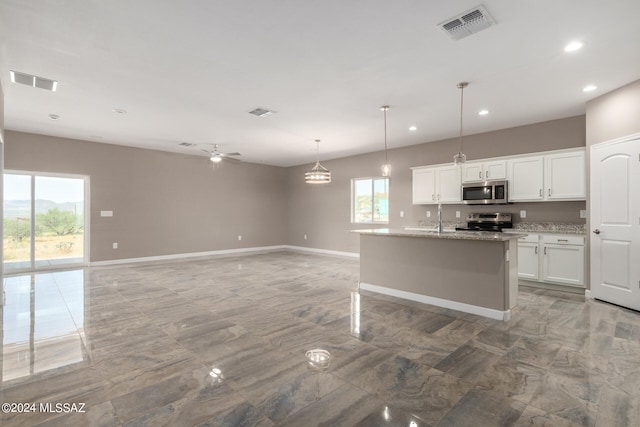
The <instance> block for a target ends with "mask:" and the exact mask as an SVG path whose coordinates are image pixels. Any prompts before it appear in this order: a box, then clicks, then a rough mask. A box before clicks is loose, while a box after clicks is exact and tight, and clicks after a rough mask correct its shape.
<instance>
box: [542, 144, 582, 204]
mask: <svg viewBox="0 0 640 427" xmlns="http://www.w3.org/2000/svg"><path fill="white" fill-rule="evenodd" d="M544 161H545V164H544V182H545V197H546V199H547V200H584V199H585V198H586V197H587V185H586V177H585V156H584V151H583V150H580V151H575V152H567V153H558V154H549V155H546V156H545V159H544Z"/></svg>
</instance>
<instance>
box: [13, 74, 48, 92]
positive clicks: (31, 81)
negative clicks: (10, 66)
mask: <svg viewBox="0 0 640 427" xmlns="http://www.w3.org/2000/svg"><path fill="white" fill-rule="evenodd" d="M9 73H10V74H11V82H12V83H19V84H22V85H27V86H31V87H39V88H40V89H45V90H50V91H51V92H55V91H56V89H57V88H58V82H57V81H56V80H50V79H45V78H44V77H38V76H34V75H31V74H27V73H21V72H19V71H13V70H12V71H9Z"/></svg>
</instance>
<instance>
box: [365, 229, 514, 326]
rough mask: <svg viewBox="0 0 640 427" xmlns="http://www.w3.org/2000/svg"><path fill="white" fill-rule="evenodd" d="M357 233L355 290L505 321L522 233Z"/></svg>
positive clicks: (394, 231)
mask: <svg viewBox="0 0 640 427" xmlns="http://www.w3.org/2000/svg"><path fill="white" fill-rule="evenodd" d="M354 231H355V232H358V233H360V289H362V290H368V291H372V292H377V293H382V294H386V295H391V296H395V297H399V298H404V299H408V300H412V301H418V302H422V303H426V304H431V305H436V306H440V307H445V308H450V309H453V310H458V311H464V312H467V313H473V314H477V315H480V316H485V317H489V318H492V319H498V320H508V319H509V318H510V317H511V309H512V308H513V307H514V306H515V305H516V300H517V297H518V265H517V259H518V253H517V250H518V245H517V239H518V238H519V237H522V236H524V234H508V233H493V232H464V231H455V232H454V231H449V232H447V231H445V232H441V233H438V232H437V231H421V230H393V229H386V228H383V229H371V230H354Z"/></svg>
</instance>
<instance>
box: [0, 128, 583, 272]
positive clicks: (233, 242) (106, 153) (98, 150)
mask: <svg viewBox="0 0 640 427" xmlns="http://www.w3.org/2000/svg"><path fill="white" fill-rule="evenodd" d="M6 140H7V141H6V142H7V143H6V147H5V149H6V168H7V169H14V170H27V171H36V172H52V173H70V174H80V175H89V176H90V180H91V181H90V182H91V218H90V221H91V223H90V233H91V261H94V262H95V261H106V260H113V259H127V258H138V257H147V256H158V255H170V254H180V253H193V252H206V251H213V250H221V249H234V248H244V247H257V246H272V245H281V244H290V245H295V246H304V247H310V248H319V249H327V250H333V251H344V252H358V251H359V240H358V236H357V235H355V234H353V233H350V230H352V229H354V228H367V226H362V225H354V224H351V222H350V198H351V188H350V182H351V179H352V178H355V177H366V176H378V175H379V167H380V164H381V163H382V160H383V158H384V154H383V153H382V152H375V153H369V154H363V155H358V156H352V157H347V158H342V159H335V160H330V161H327V162H323V164H325V165H326V166H327V167H329V169H330V170H331V172H332V183H331V184H329V185H326V186H312V185H308V184H305V183H304V171H305V170H306V169H308V168H309V167H311V165H303V166H297V167H291V168H286V169H285V168H278V167H272V166H264V165H257V164H252V163H244V162H243V163H228V164H227V163H224V162H223V163H222V164H221V165H220V167H219V168H218V169H216V170H215V171H214V170H213V169H212V167H211V164H210V163H209V162H208V161H207V159H206V158H197V159H194V158H192V157H187V156H183V155H180V154H173V153H166V152H161V151H153V150H144V149H138V148H130V147H123V146H117V145H111V144H99V143H93V142H87V141H78V140H72V139H64V138H56V137H51V136H44V135H34V134H28V133H22V132H14V131H7V133H6ZM584 144H585V117H584V116H577V117H571V118H567V119H562V120H554V121H549V122H544V123H538V124H533V125H527V126H520V127H517V128H512V129H504V130H500V131H495V132H489V133H484V134H478V135H470V136H467V137H465V152H466V154H467V156H468V159H469V160H473V159H479V158H486V157H496V156H502V155H511V154H523V153H529V152H536V151H548V150H554V149H562V148H571V147H580V146H584ZM457 149H458V140H457V139H449V140H443V141H436V142H431V143H425V144H420V145H416V146H411V147H404V148H397V149H393V150H391V151H390V152H389V160H390V162H391V163H392V166H393V174H392V179H391V188H390V210H391V221H390V224H389V226H390V227H403V226H407V225H416V224H417V223H418V221H420V220H426V219H427V217H426V212H427V210H430V211H431V212H432V214H434V215H435V207H434V206H414V205H413V204H412V201H411V170H410V168H411V167H413V166H423V165H429V164H438V163H447V162H450V161H451V159H452V156H453V154H454V153H455V152H456V151H457ZM521 209H525V210H527V219H526V220H527V221H561V222H576V223H579V222H583V220H581V219H580V218H579V210H580V209H584V202H549V203H519V204H514V205H508V206H500V207H495V206H490V207H481V208H478V207H475V208H473V207H467V206H464V205H455V206H445V207H444V219H445V220H447V221H453V220H455V212H456V211H460V212H461V219H462V220H464V217H465V216H466V215H467V213H468V212H470V211H472V210H473V211H478V210H480V211H491V210H500V211H507V212H512V213H518V212H519V211H520V210H521ZM101 210H113V212H114V217H113V218H103V217H100V215H99V213H100V211H101ZM400 211H404V215H405V216H404V218H401V217H400ZM516 218H517V217H516ZM239 234H241V235H242V241H238V240H237V236H238V235H239ZM305 234H306V235H307V239H306V240H305V239H304V235H305ZM113 242H118V244H119V248H118V249H113V248H112V244H113Z"/></svg>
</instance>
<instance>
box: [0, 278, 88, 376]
mask: <svg viewBox="0 0 640 427" xmlns="http://www.w3.org/2000/svg"><path fill="white" fill-rule="evenodd" d="M3 297H4V298H3V302H4V304H3V310H2V360H1V363H2V381H3V382H6V381H16V380H18V379H26V378H27V377H29V376H31V375H34V374H37V373H42V372H45V371H49V370H52V369H57V368H60V367H63V366H67V365H71V364H74V363H78V362H82V361H84V360H85V359H86V351H85V346H84V320H85V304H84V302H85V280H84V270H82V269H80V270H69V271H62V272H53V273H37V274H26V275H19V276H11V277H6V278H4V280H3Z"/></svg>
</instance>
